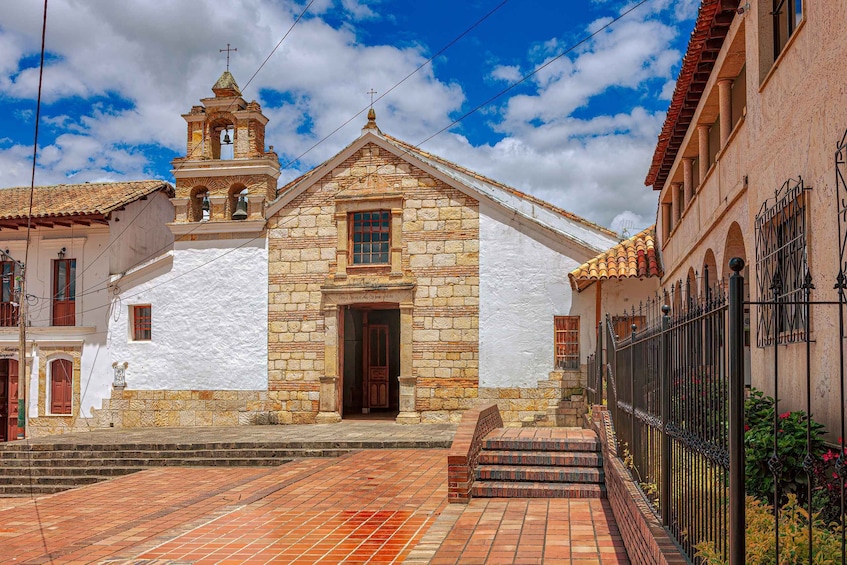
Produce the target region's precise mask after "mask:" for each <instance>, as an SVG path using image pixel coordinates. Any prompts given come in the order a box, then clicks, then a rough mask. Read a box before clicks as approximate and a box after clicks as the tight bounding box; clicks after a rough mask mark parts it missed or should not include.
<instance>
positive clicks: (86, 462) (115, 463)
mask: <svg viewBox="0 0 847 565" xmlns="http://www.w3.org/2000/svg"><path fill="white" fill-rule="evenodd" d="M293 459H294V458H292V457H286V458H283V457H275V458H265V457H225V456H223V457H215V458H209V457H182V458H179V459H177V458H165V459H160V458H157V457H153V458H149V459H137V458H119V459H99V460H96V459H81V460H76V461H73V462H72V463H71V462H69V461H67V460H62V459H54V460H47V461H44V462H43V464H36V462H35V461H25V460H19V461H18V462H17V464H16V466H17V467H18V468H23V469H28V468H36V467H39V468H45V469H59V468H62V467H68V466H77V467H91V468H95V469H96V468H101V467H145V468H149V467H273V466H277V465H282V464H284V463H288V462H289V461H292V460H293ZM48 463H49V464H48ZM5 464H6V462H5V461H4V462H3V466H4V467H5V466H6V465H5ZM10 467H11V466H10Z"/></svg>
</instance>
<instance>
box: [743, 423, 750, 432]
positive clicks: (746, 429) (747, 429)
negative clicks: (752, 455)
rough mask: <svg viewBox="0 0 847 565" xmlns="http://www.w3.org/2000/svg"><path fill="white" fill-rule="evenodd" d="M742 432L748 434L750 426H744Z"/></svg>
mask: <svg viewBox="0 0 847 565" xmlns="http://www.w3.org/2000/svg"><path fill="white" fill-rule="evenodd" d="M744 431H745V432H749V431H750V424H744Z"/></svg>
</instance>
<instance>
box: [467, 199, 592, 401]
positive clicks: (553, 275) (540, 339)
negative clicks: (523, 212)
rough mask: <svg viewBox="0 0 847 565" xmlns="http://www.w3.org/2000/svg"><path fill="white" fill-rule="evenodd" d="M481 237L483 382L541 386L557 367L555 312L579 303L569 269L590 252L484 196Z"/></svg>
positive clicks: (558, 313) (486, 384)
mask: <svg viewBox="0 0 847 565" xmlns="http://www.w3.org/2000/svg"><path fill="white" fill-rule="evenodd" d="M479 239H480V244H479V250H480V253H479V303H480V305H479V342H480V343H479V357H480V359H479V386H480V387H501V388H502V387H536V386H538V381H540V380H546V379H547V378H548V375H549V373H550V371H552V370H553V368H554V367H553V365H554V351H553V339H554V330H553V316H562V315H569V314H570V311H571V298H572V296H571V295H572V291H571V287H570V283H569V281H568V273H569V272H570V271H571V270H573V269H574V268H576V267H577V266H578V265H580V264H582V263H583V262H584V261H585V260H586V259H587V257H578V258H572V257H570V256H569V255H575V254H577V253H576V252H574V251H573V250H572V249H571V248H570V246H569V245H568V244H567V242H565V241H563V239H562V238H557V237H553V236H547V235H544V234H542V233H540V232H539V229H538V228H534V227H531V226H527V225H522V224H521V223H520V222H519V221H518V219H517V218H515V217H509V216H506V215H505V214H504V213H503V212H502V209H501V208H499V207H497V208H495V207H494V206H492V205H490V204H486V203H484V202H482V203H480V207H479ZM583 253H584V252H583ZM580 353H582V352H580Z"/></svg>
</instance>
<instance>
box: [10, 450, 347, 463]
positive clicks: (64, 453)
mask: <svg viewBox="0 0 847 565" xmlns="http://www.w3.org/2000/svg"><path fill="white" fill-rule="evenodd" d="M352 451H353V450H352V449H305V448H304V449H197V450H182V449H178V450H177V449H126V450H108V451H85V450H54V451H32V452H27V451H14V452H5V453H3V452H0V462H2V463H3V464H5V463H6V462H10V463H11V462H13V461H24V462H29V461H33V462H34V461H39V460H51V459H59V460H68V459H78V460H90V461H102V460H104V459H126V458H137V459H179V458H184V457H206V458H210V459H212V458H266V459H273V458H278V457H283V458H285V457H289V458H290V457H338V456H340V455H344V454H345V453H350V452H352Z"/></svg>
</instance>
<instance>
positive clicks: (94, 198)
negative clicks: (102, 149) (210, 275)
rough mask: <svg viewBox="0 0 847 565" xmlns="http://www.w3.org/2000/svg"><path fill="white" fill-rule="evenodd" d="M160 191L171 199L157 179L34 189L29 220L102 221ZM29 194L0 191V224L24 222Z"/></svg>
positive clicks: (167, 188)
mask: <svg viewBox="0 0 847 565" xmlns="http://www.w3.org/2000/svg"><path fill="white" fill-rule="evenodd" d="M160 190H162V191H164V192H165V193H167V194H168V196H173V190H174V189H173V187H172V186H171V185H170V184H169V183H167V182H165V181H160V180H144V181H127V182H99V183H85V184H57V185H52V186H36V187H35V190H34V192H33V206H32V217H33V218H62V217H72V216H88V217H94V218H104V219H105V217H106V216H107V215H108V214H109V213H110V212H112V211H114V210H117V209H118V208H121V207H123V206H126V205H127V204H129V203H131V202H134V201H136V200H138V199H140V198H143V197H145V196H147V195H149V194H152V193H154V192H157V191H160ZM29 192H30V188H29V187H28V186H20V187H14V188H2V189H0V222H3V223H4V224H10V225H11V224H12V223H16V224H19V223H20V221H21V220H26V218H27V215H28V214H29V196H30V194H29ZM4 220H5V222H4Z"/></svg>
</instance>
